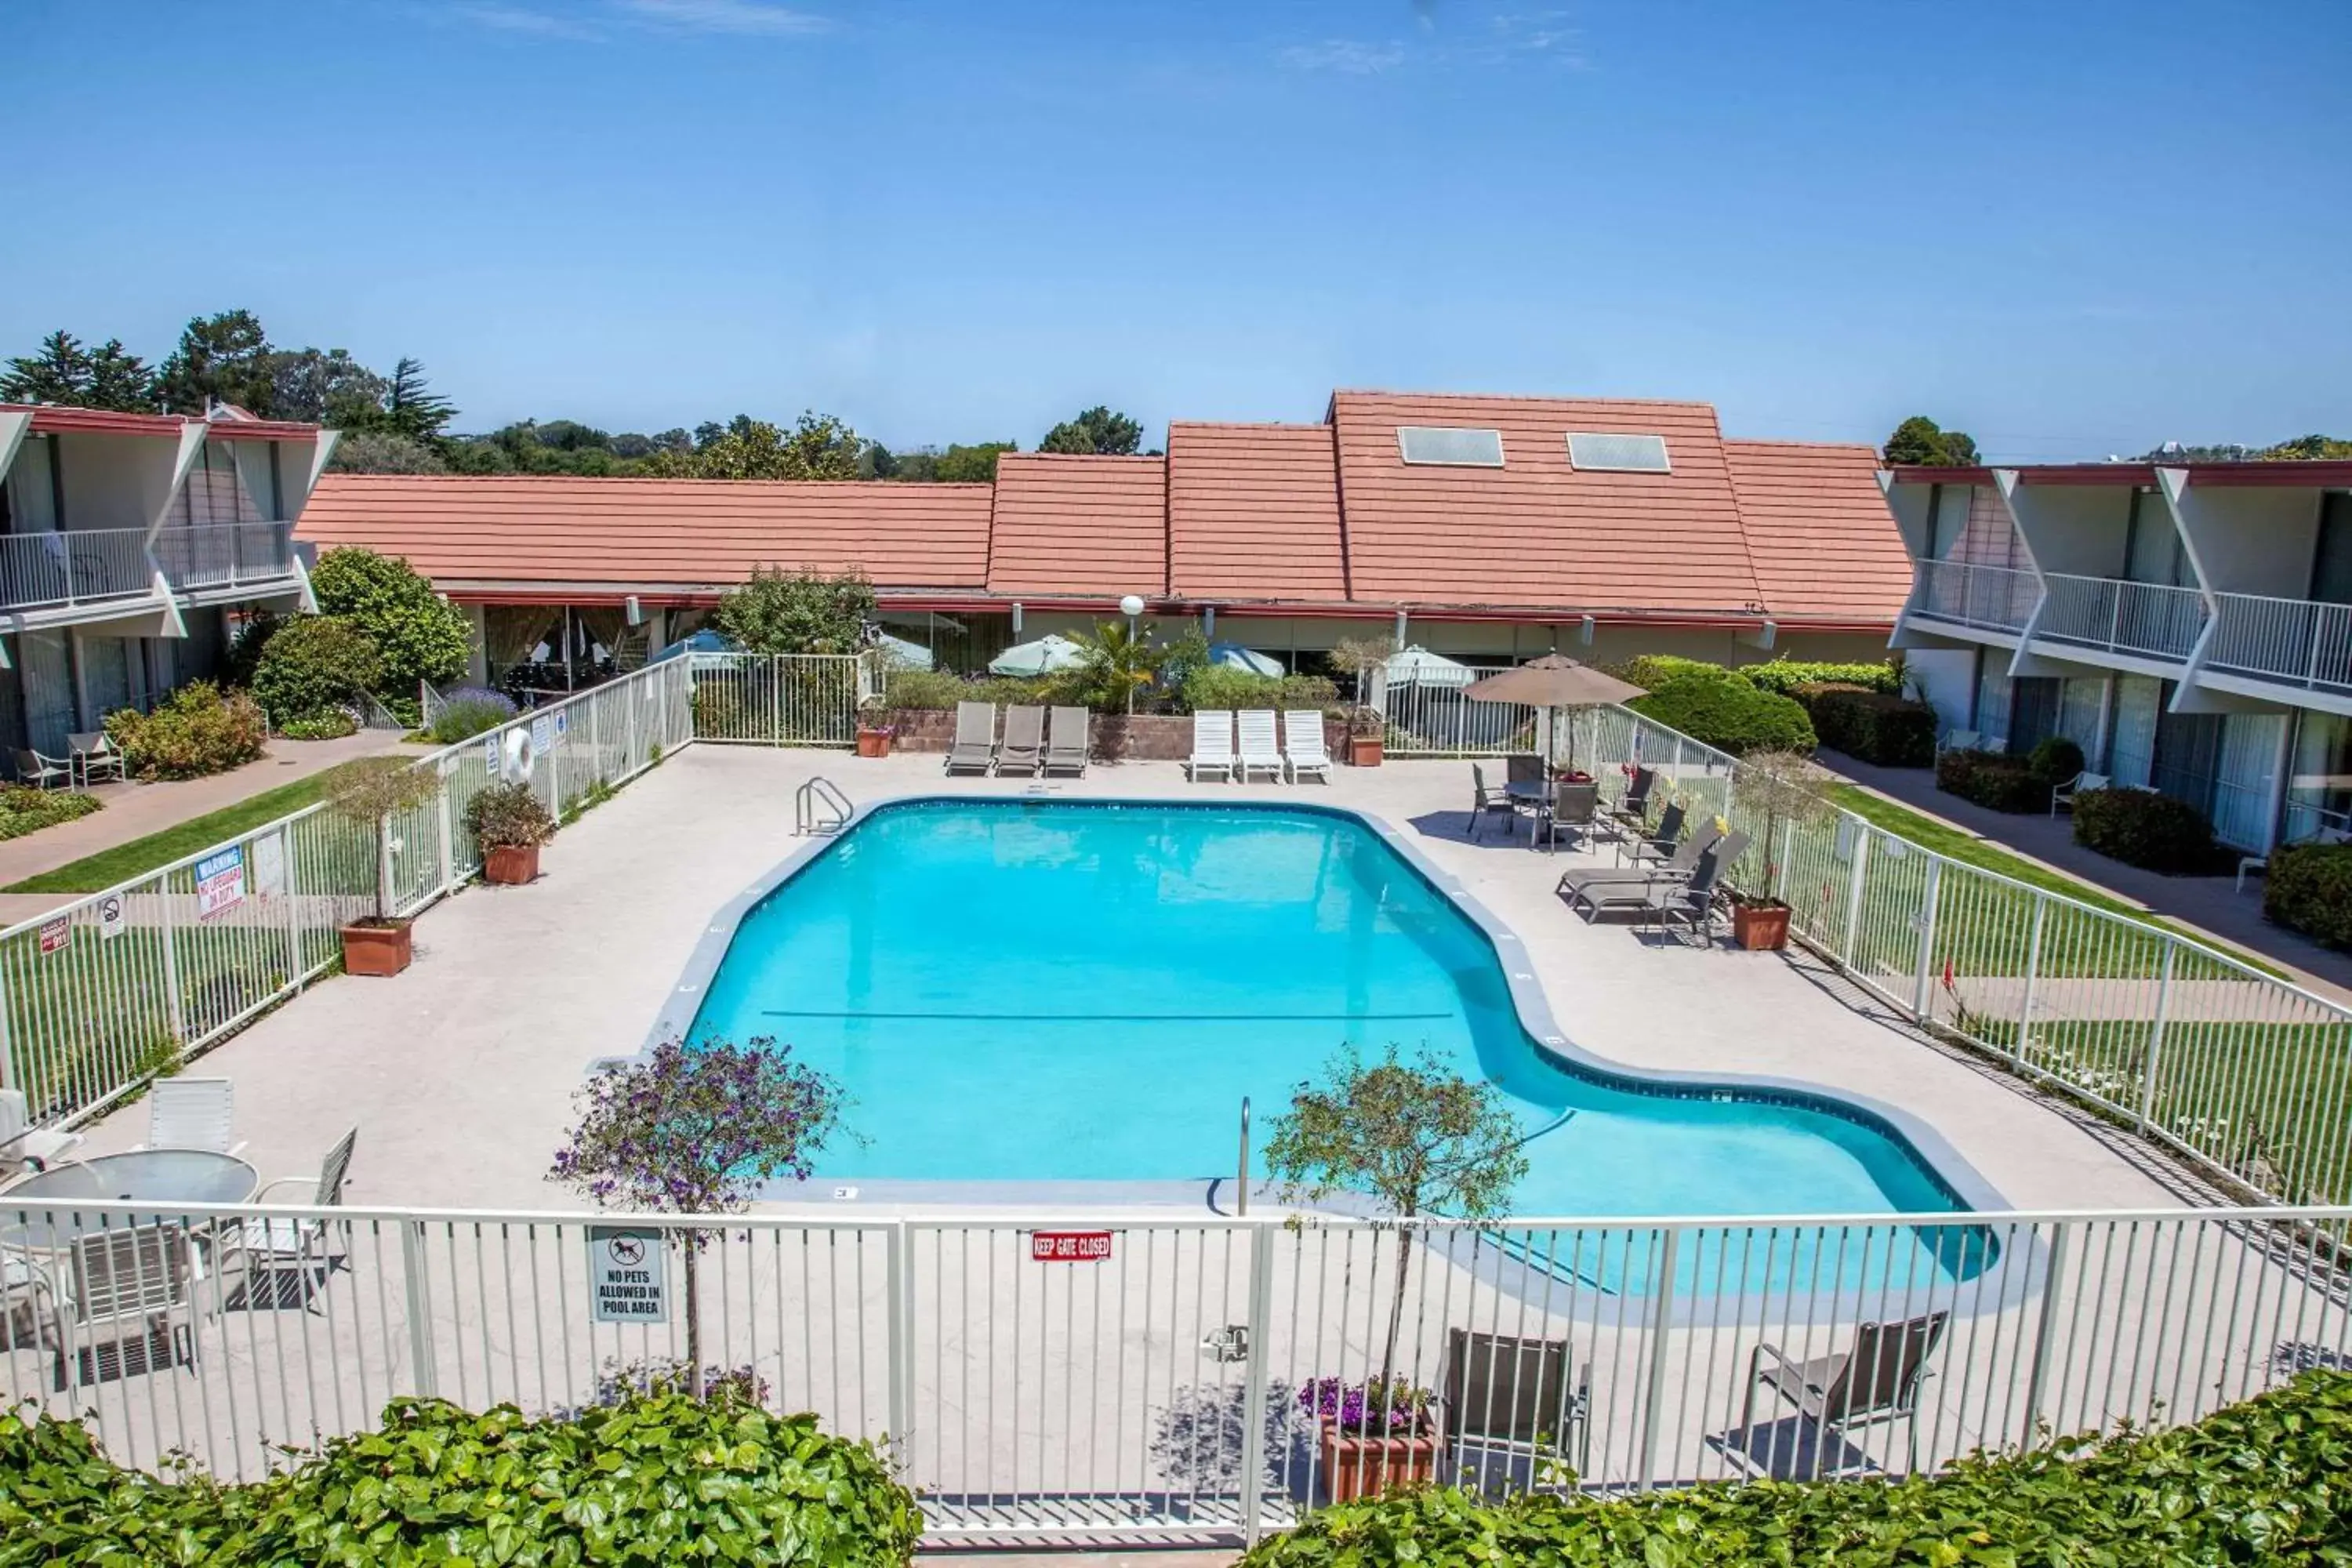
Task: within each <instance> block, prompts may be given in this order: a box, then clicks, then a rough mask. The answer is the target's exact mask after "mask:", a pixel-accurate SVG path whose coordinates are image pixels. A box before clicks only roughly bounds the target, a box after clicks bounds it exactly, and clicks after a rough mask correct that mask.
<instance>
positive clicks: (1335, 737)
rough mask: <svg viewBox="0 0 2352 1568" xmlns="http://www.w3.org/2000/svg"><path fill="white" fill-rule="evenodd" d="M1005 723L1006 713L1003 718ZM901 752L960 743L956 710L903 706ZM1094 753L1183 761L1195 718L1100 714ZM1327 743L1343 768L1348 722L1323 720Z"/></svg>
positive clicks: (898, 718) (1108, 758) (898, 721)
mask: <svg viewBox="0 0 2352 1568" xmlns="http://www.w3.org/2000/svg"><path fill="white" fill-rule="evenodd" d="M889 723H890V725H891V726H892V727H893V728H894V729H896V730H897V731H898V738H897V739H896V740H895V741H893V742H891V744H892V745H893V747H894V748H895V749H897V750H898V751H901V752H944V751H946V750H947V749H948V748H949V746H950V745H952V744H953V743H954V742H955V714H954V712H953V711H952V710H948V709H944V708H906V709H900V710H898V711H897V712H894V713H892V714H891V715H890V717H889ZM998 723H999V724H1000V725H1001V724H1002V723H1003V719H1002V717H1000V718H999V719H998ZM1092 732H1093V735H1094V745H1093V747H1092V755H1093V757H1094V760H1095V761H1097V762H1099V763H1123V762H1137V763H1181V762H1182V761H1183V760H1184V759H1185V758H1187V757H1189V756H1191V755H1192V715H1191V714H1189V713H1138V714H1136V715H1135V716H1134V717H1133V718H1129V717H1128V716H1127V715H1126V714H1124V713H1097V714H1096V715H1095V718H1094V726H1093V731H1092ZM1323 746H1324V749H1325V750H1326V751H1328V752H1330V753H1331V760H1332V761H1333V762H1335V763H1339V764H1340V765H1341V766H1345V765H1346V764H1347V761H1348V730H1347V726H1346V725H1344V724H1342V723H1340V722H1339V721H1338V720H1337V719H1332V718H1328V717H1326V718H1325V719H1324V721H1323Z"/></svg>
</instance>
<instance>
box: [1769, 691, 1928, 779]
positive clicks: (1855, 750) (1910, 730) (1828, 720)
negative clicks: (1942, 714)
mask: <svg viewBox="0 0 2352 1568" xmlns="http://www.w3.org/2000/svg"><path fill="white" fill-rule="evenodd" d="M1790 694H1791V695H1792V696H1793V697H1794V698H1795V700H1797V701H1798V702H1799V703H1801V704H1802V705H1803V707H1804V710H1805V714H1806V717H1808V718H1810V719H1811V720H1812V721H1813V732H1814V733H1815V734H1817V735H1819V736H1820V737H1821V740H1822V745H1824V746H1827V747H1829V748H1830V750H1832V751H1833V752H1844V753H1845V754H1846V755H1847V756H1849V757H1858V758H1860V759H1861V760H1862V761H1864V762H1865V763H1877V764H1878V765H1879V766H1881V767H1887V768H1924V767H1929V766H1932V765H1933V764H1934V763H1935V761H1936V710H1934V709H1933V708H1930V707H1928V706H1927V704H1926V703H1925V702H1911V701H1907V700H1905V699H1903V698H1901V697H1895V696H1890V695H1888V694H1887V693H1885V692H1883V691H1871V690H1866V689H1864V688H1862V687H1859V686H1853V685H1843V684H1840V685H1822V684H1817V683H1815V684H1807V685H1801V686H1798V687H1794V688H1792V689H1791V692H1790Z"/></svg>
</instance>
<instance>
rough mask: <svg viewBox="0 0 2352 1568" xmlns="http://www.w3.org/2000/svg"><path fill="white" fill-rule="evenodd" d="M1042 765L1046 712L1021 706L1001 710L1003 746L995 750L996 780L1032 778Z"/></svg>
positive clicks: (1043, 763) (1043, 764)
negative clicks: (1014, 775)
mask: <svg viewBox="0 0 2352 1568" xmlns="http://www.w3.org/2000/svg"><path fill="white" fill-rule="evenodd" d="M1044 766H1045V710H1044V709H1043V708H1039V707H1035V706H1034V705H1032V704H1029V703H1020V704H1016V705H1015V706H1013V707H1011V708H1007V709H1006V710H1004V743H1003V745H1001V746H999V747H998V748H997V749H996V776H997V777H999V778H1003V776H1004V775H1005V774H1007V773H1022V774H1027V775H1034V774H1035V773H1036V772H1037V770H1038V769H1039V768H1042V767H1044Z"/></svg>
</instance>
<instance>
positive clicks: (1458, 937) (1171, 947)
mask: <svg viewBox="0 0 2352 1568" xmlns="http://www.w3.org/2000/svg"><path fill="white" fill-rule="evenodd" d="M691 1033H692V1035H693V1036H694V1037H709V1036H711V1035H720V1036H725V1037H731V1038H734V1039H738V1040H741V1039H747V1038H752V1037H762V1036H768V1037H774V1038H776V1039H778V1040H780V1041H783V1042H788V1043H789V1044H790V1045H791V1046H792V1047H793V1050H794V1051H795V1053H797V1055H798V1056H799V1057H800V1058H802V1059H804V1060H806V1061H808V1062H810V1063H812V1064H813V1065H814V1066H816V1067H818V1068H822V1069H824V1071H826V1072H828V1073H830V1074H832V1075H834V1076H835V1077H836V1078H837V1079H840V1080H841V1081H842V1082H843V1083H844V1084H845V1086H846V1088H847V1089H848V1092H849V1094H850V1096H851V1098H852V1099H853V1100H854V1101H855V1105H854V1108H853V1110H852V1111H851V1113H850V1124H851V1126H852V1127H854V1128H855V1129H856V1131H857V1132H859V1133H860V1134H862V1135H863V1138H864V1142H862V1143H858V1144H849V1143H844V1144H842V1145H840V1146H838V1147H836V1148H835V1149H833V1150H830V1151H828V1152H827V1153H826V1155H825V1156H824V1159H823V1160H822V1161H821V1162H820V1166H821V1170H822V1173H823V1174H824V1175H825V1176H827V1177H831V1178H846V1179H852V1180H855V1179H857V1178H861V1177H863V1178H885V1177H887V1178H907V1179H918V1180H941V1181H959V1182H971V1181H1010V1182H1058V1181H1124V1180H1169V1179H1198V1178H1203V1177H1213V1176H1217V1175H1220V1174H1223V1173H1226V1172H1229V1171H1230V1170H1231V1168H1232V1165H1233V1162H1234V1137H1235V1121H1236V1115H1237V1111H1238V1109H1239V1106H1240V1102H1241V1099H1242V1097H1243V1096H1244V1095H1248V1096H1250V1097H1252V1099H1253V1100H1254V1101H1255V1107H1256V1110H1257V1113H1258V1116H1259V1118H1260V1119H1261V1126H1262V1125H1263V1119H1264V1118H1265V1117H1267V1116H1269V1115H1271V1114H1273V1113H1275V1112H1276V1111H1279V1110H1281V1109H1282V1108H1283V1107H1284V1106H1286V1104H1287V1103H1288V1102H1289V1100H1290V1097H1291V1094H1292V1092H1293V1091H1294V1089H1296V1088H1297V1085H1298V1084H1300V1083H1301V1082H1302V1081H1304V1080H1307V1079H1313V1078H1315V1077H1317V1076H1318V1073H1319V1070H1320V1069H1321V1068H1322V1067H1323V1065H1324V1064H1325V1063H1326V1062H1327V1061H1328V1059H1329V1058H1330V1057H1331V1056H1332V1054H1333V1053H1334V1052H1335V1051H1336V1050H1338V1049H1339V1047H1341V1046H1342V1045H1344V1044H1353V1045H1355V1046H1357V1047H1361V1048H1362V1049H1364V1050H1365V1051H1367V1052H1377V1051H1379V1050H1381V1048H1382V1047H1386V1046H1389V1045H1391V1044H1394V1045H1397V1046H1399V1047H1402V1048H1403V1049H1404V1050H1406V1051H1407V1052H1408V1053H1411V1052H1413V1051H1417V1050H1419V1049H1421V1048H1423V1047H1427V1048H1429V1049H1431V1050H1433V1051H1435V1052H1436V1053H1437V1054H1438V1055H1439V1056H1440V1057H1441V1058H1444V1059H1445V1060H1447V1061H1448V1062H1450V1063H1453V1064H1454V1065H1456V1066H1457V1067H1459V1068H1463V1069H1465V1070H1467V1069H1471V1068H1475V1070H1476V1071H1478V1072H1480V1073H1483V1074H1484V1075H1485V1076H1486V1077H1487V1078H1489V1079H1494V1080H1495V1081H1496V1082H1498V1083H1499V1084H1501V1085H1502V1086H1503V1087H1504V1088H1505V1089H1507V1091H1508V1092H1509V1093H1510V1095H1511V1096H1512V1098H1513V1100H1514V1101H1515V1102H1516V1104H1517V1109H1518V1110H1519V1114H1520V1120H1521V1121H1522V1123H1523V1125H1524V1126H1525V1128H1526V1129H1527V1131H1528V1134H1529V1135H1530V1142H1529V1143H1528V1155H1529V1159H1530V1162H1531V1168H1530V1170H1529V1173H1528V1177H1527V1180H1526V1181H1525V1182H1524V1183H1523V1184H1521V1185H1520V1187H1519V1188H1518V1190H1517V1194H1515V1199H1514V1203H1513V1205H1512V1206H1513V1208H1514V1209H1515V1210H1516V1212H1518V1213H1522V1214H1553V1215H1561V1214H1573V1215H1594V1216H1604V1215H1759V1214H1800V1213H1811V1214H1822V1213H1886V1212H1890V1211H1901V1212H1920V1213H1936V1212H1948V1211H1951V1210H1954V1209H1956V1208H1958V1206H1959V1205H1958V1203H1957V1201H1956V1200H1955V1199H1954V1198H1953V1196H1952V1195H1951V1194H1949V1193H1948V1191H1947V1190H1946V1189H1945V1187H1944V1186H1943V1184H1941V1183H1939V1182H1938V1181H1937V1180H1936V1179H1935V1178H1934V1177H1933V1176H1932V1175H1931V1174H1930V1173H1928V1171H1927V1169H1926V1168H1925V1167H1924V1166H1923V1165H1922V1163H1920V1161H1919V1160H1918V1158H1917V1157H1916V1155H1915V1154H1914V1153H1913V1152H1912V1151H1911V1150H1910V1149H1909V1148H1908V1147H1907V1146H1906V1145H1905V1144H1904V1143H1902V1142H1900V1141H1899V1140H1898V1139H1897V1138H1895V1137H1894V1136H1892V1135H1891V1134H1890V1132H1889V1131H1886V1130H1884V1129H1883V1128H1881V1127H1880V1126H1877V1125H1874V1124H1873V1123H1871V1122H1869V1121H1864V1120H1860V1119H1856V1118H1852V1117H1848V1116H1843V1115H1841V1114H1838V1113H1836V1112H1835V1111H1833V1110H1828V1109H1825V1108H1822V1107H1819V1106H1816V1105H1813V1104H1810V1103H1805V1102H1801V1101H1799V1100H1742V1099H1732V1098H1719V1097H1709V1096H1706V1095H1700V1096H1689V1095H1686V1094H1666V1093H1656V1092H1653V1093H1644V1092H1641V1091H1640V1089H1639V1087H1638V1084H1639V1080H1638V1079H1636V1080H1630V1081H1626V1080H1621V1081H1610V1080H1609V1079H1605V1078H1603V1077H1602V1076H1600V1075H1597V1074H1592V1073H1588V1072H1580V1071H1570V1070H1569V1069H1568V1068H1566V1067H1564V1066H1563V1065H1561V1064H1560V1063H1559V1062H1558V1061H1557V1060H1555V1059H1552V1058H1547V1057H1546V1056H1545V1055H1543V1054H1542V1053H1541V1052H1540V1050H1539V1048H1538V1046H1537V1045H1536V1043H1535V1042H1534V1041H1532V1040H1530V1039H1529V1038H1528V1036H1527V1034H1526V1033H1525V1031H1524V1030H1523V1029H1522V1028H1521V1027H1520V1025H1519V1021H1518V1017H1517V1012H1516V1011H1515V1009H1514V1008H1513V1006H1512V1005H1511V1000H1510V997H1509V994H1508V993H1507V989H1506V986H1505V981H1504V976H1503V973H1502V971H1501V969H1500V967H1499V966H1498V963H1497V961H1496V954H1495V951H1494V949H1493V947H1492V945H1491V944H1490V943H1489V942H1488V941H1487V938H1486V935H1485V933H1484V932H1483V931H1480V930H1479V929H1478V928H1477V927H1476V926H1475V924H1474V923H1473V922H1472V921H1470V920H1469V918H1468V917H1467V916H1465V914H1463V913H1462V911H1461V910H1459V909H1457V908H1456V907H1455V906H1454V903H1453V902H1452V901H1451V900H1448V899H1447V898H1445V897H1444V895H1443V894H1441V893H1440V892H1439V891H1437V890H1436V889H1434V888H1433V887H1432V886H1431V885H1430V884H1429V883H1428V882H1427V881H1425V880H1424V879H1423V878H1422V876H1421V875H1420V874H1419V873H1418V872H1417V871H1416V870H1414V868H1412V866H1410V865H1409V864H1408V863H1407V862H1406V861H1404V860H1403V859H1402V858H1401V857H1399V856H1398V855H1397V854H1395V853H1394V852H1393V851H1392V850H1391V848H1390V847H1388V846H1387V845H1386V844H1385V843H1383V842H1382V841H1381V837H1380V836H1379V835H1378V834H1377V833H1376V832H1374V831H1372V830H1370V828H1368V827H1367V826H1365V825H1363V824H1362V823H1361V822H1360V820H1359V819H1357V818H1355V817H1353V816H1348V815H1345V814H1340V813H1328V812H1321V811H1316V810H1312V809H1298V808H1283V807H1267V806H1231V807H1226V806H1192V805H1160V804H1151V803H1137V804H1131V805H1108V804H1101V803H1084V804H1081V803H1075V802H1029V801H1019V802H1014V801H1003V802H973V801H954V802H947V801H936V802H934V801H922V802H908V803H906V804H903V805H895V806H886V807H883V808H881V809H879V810H877V811H875V812H873V813H871V814H870V815H869V816H866V818H865V819H864V820H863V821H862V822H860V823H859V824H858V826H856V827H855V828H854V829H852V830H851V831H850V832H849V833H847V834H846V835H845V836H844V837H842V838H841V839H839V840H838V841H836V842H835V843H833V844H831V845H829V846H828V847H826V848H825V849H824V850H823V851H822V852H821V853H819V854H818V855H817V856H816V857H815V858H814V859H812V860H811V861H810V862H809V863H808V864H807V865H806V866H804V867H803V868H802V869H801V870H800V871H799V872H798V873H797V874H796V875H794V876H793V877H792V878H791V879H788V880H787V881H785V882H784V883H783V884H782V885H781V886H780V887H778V888H777V889H775V890H774V891H772V893H770V894H769V895H768V896H767V897H766V898H765V899H764V900H761V902H759V903H758V904H757V905H756V906H754V907H753V908H752V909H751V910H750V911H749V912H748V913H747V914H746V915H745V916H744V917H743V919H742V921H741V922H740V925H739V927H738V928H737V930H736V933H735V935H734V938H733V941H732V942H731V944H730V947H729V949H728V951H727V953H726V956H725V958H724V960H723V961H722V962H721V963H720V965H719V970H718V972H717V973H716V974H715V975H714V976H713V977H712V980H711V983H710V984H709V989H708V991H707V993H706V994H705V995H704V997H703V1000H702V1003H701V1005H700V1008H699V1010H698V1014H697V1016H696V1018H695V1021H694V1024H693V1026H692V1030H691ZM1872 1271H1873V1272H1874V1273H1875V1272H1876V1271H1877V1270H1876V1269H1875V1268H1874V1269H1873V1270H1872Z"/></svg>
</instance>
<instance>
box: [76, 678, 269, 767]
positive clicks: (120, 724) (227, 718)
mask: <svg viewBox="0 0 2352 1568" xmlns="http://www.w3.org/2000/svg"><path fill="white" fill-rule="evenodd" d="M106 733H107V738H108V739H110V740H111V741H112V742H114V744H115V749H116V750H118V751H120V752H121V753H122V755H123V759H124V761H125V762H126V763H128V764H129V766H130V770H131V772H132V773H135V774H137V775H138V776H139V777H141V778H142V779H194V778H202V777H204V776H205V774H206V773H226V772H227V771H228V770H229V769H231V768H236V767H243V766H244V765H245V764H246V763H249V762H251V761H253V759H254V758H256V757H257V756H259V755H261V748H262V746H263V745H264V744H265V743H267V742H268V739H269V725H268V721H266V720H265V719H264V718H263V717H262V714H261V705H260V704H259V703H257V702H256V701H255V700H253V699H252V698H250V697H247V695H246V694H245V693H244V692H242V691H229V692H224V691H222V690H221V689H220V688H219V687H217V686H215V685H214V684H213V683H212V682H211V681H209V680H192V681H190V682H189V683H188V684H187V685H185V686H183V687H182V688H180V689H178V690H177V691H174V692H173V693H172V694H171V695H170V696H169V697H166V698H165V699H163V701H161V702H159V703H157V704H156V705H155V710H154V711H153V712H152V713H142V712H140V711H139V710H137V709H135V708H121V709H118V710H115V711H114V712H111V713H109V714H108V715H107V716H106Z"/></svg>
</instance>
